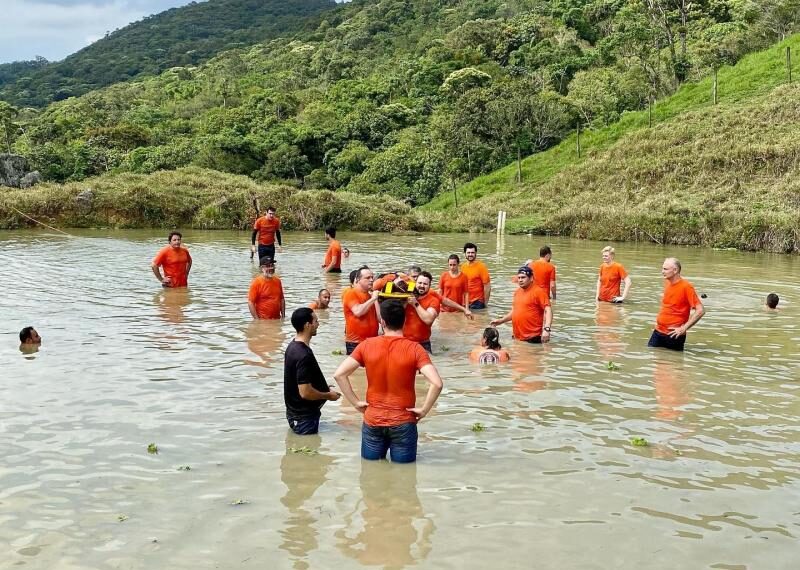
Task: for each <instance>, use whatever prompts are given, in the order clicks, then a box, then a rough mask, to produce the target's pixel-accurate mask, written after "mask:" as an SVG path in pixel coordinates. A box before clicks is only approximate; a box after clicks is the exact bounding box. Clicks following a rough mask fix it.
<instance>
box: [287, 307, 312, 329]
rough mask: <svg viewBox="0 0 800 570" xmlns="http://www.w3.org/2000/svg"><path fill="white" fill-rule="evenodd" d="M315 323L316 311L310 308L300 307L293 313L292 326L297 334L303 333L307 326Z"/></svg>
mask: <svg viewBox="0 0 800 570" xmlns="http://www.w3.org/2000/svg"><path fill="white" fill-rule="evenodd" d="M313 322H314V311H313V310H311V309H309V308H308V307H300V308H299V309H295V310H294V313H292V326H293V327H294V330H296V331H297V332H303V329H304V328H305V326H306V325H307V324H309V323H313Z"/></svg>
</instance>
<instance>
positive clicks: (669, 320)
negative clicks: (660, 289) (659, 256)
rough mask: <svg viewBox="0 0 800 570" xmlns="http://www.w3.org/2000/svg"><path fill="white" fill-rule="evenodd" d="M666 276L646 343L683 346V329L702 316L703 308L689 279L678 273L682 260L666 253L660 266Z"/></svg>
mask: <svg viewBox="0 0 800 570" xmlns="http://www.w3.org/2000/svg"><path fill="white" fill-rule="evenodd" d="M661 275H662V276H663V277H664V279H666V283H665V284H664V295H663V296H662V298H661V310H660V311H659V312H658V316H657V317H656V328H655V330H654V331H653V334H652V335H650V341H649V342H648V343H647V346H650V347H656V348H658V347H660V348H669V349H671V350H678V351H682V350H683V345H684V344H685V343H686V331H688V330H689V329H690V328H692V327H693V326H694V325H695V324H697V321H699V320H700V319H702V318H703V315H704V314H705V308H704V307H703V303H702V302H701V301H700V297H698V296H697V292H696V291H695V290H694V287H693V286H692V284H691V283H689V282H688V281H686V279H684V278H683V277H681V262H680V261H678V260H677V259H676V258H674V257H668V258H667V259H665V260H664V264H663V265H662V266H661Z"/></svg>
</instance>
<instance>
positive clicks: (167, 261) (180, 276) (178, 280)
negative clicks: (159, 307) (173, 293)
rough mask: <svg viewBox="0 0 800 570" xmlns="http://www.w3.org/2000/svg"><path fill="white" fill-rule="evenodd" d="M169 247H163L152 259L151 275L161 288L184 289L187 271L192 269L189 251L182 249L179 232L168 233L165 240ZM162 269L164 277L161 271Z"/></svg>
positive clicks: (187, 275)
mask: <svg viewBox="0 0 800 570" xmlns="http://www.w3.org/2000/svg"><path fill="white" fill-rule="evenodd" d="M167 240H168V241H169V245H165V246H164V247H162V248H161V249H160V250H158V253H157V254H156V256H155V257H154V258H153V262H152V263H151V265H150V266H151V268H152V269H153V275H155V276H156V279H158V280H159V282H160V283H161V286H162V287H186V286H188V285H189V271H191V269H192V256H191V254H190V253H189V250H188V249H186V248H185V247H183V245H182V243H181V242H182V240H183V236H182V235H181V233H180V232H170V233H169V237H168V238H167ZM159 267H162V268H163V269H164V276H163V277H162V276H161V270H160V269H159Z"/></svg>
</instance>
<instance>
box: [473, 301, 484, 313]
mask: <svg viewBox="0 0 800 570" xmlns="http://www.w3.org/2000/svg"><path fill="white" fill-rule="evenodd" d="M485 308H486V303H484V302H483V301H472V302H471V303H470V304H469V310H470V311H480V310H481V309H485Z"/></svg>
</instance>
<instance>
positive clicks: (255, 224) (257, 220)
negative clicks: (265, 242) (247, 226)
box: [253, 218, 261, 230]
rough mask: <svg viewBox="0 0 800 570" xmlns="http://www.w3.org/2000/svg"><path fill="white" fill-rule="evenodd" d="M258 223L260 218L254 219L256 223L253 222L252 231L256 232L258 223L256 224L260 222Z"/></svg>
mask: <svg viewBox="0 0 800 570" xmlns="http://www.w3.org/2000/svg"><path fill="white" fill-rule="evenodd" d="M260 221H261V218H256V221H255V222H253V229H254V230H258V229H259V223H258V222H260Z"/></svg>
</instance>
